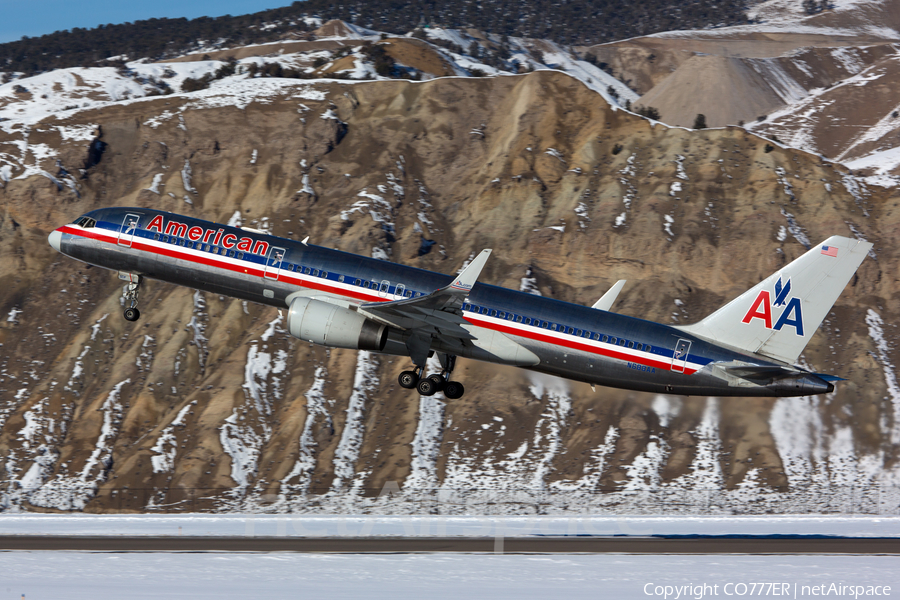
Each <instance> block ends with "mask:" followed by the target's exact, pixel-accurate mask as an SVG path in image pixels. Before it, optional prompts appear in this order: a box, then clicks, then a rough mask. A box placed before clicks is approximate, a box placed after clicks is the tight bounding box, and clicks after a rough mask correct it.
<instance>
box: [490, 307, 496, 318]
mask: <svg viewBox="0 0 900 600" xmlns="http://www.w3.org/2000/svg"><path fill="white" fill-rule="evenodd" d="M490 315H491V316H492V317H496V316H497V311H496V310H494V309H493V308H492V309H491V312H490Z"/></svg>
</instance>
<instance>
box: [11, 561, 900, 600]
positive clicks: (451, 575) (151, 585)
mask: <svg viewBox="0 0 900 600" xmlns="http://www.w3.org/2000/svg"><path fill="white" fill-rule="evenodd" d="M0 573H3V576H2V581H0V595H2V597H4V598H16V599H18V598H19V597H20V596H21V597H24V598H29V599H31V598H64V599H66V600H80V599H82V598H83V599H85V600H96V599H97V598H104V599H108V600H110V599H117V598H128V599H139V598H153V599H157V598H166V599H167V600H173V599H178V598H191V599H192V600H196V599H200V598H215V599H219V598H306V597H328V598H330V599H333V600H337V599H343V598H348V599H349V598H352V599H354V600H355V599H357V598H361V597H365V598H425V597H427V598H432V599H443V598H447V599H451V598H452V599H454V600H455V599H457V598H460V597H470V598H516V599H524V598H540V599H546V598H561V597H565V598H566V599H567V600H574V599H579V598H590V599H592V600H596V599H598V598H648V597H658V598H660V599H662V598H666V595H667V593H668V594H669V595H668V598H673V599H674V598H676V588H680V590H681V591H680V593H678V596H677V597H678V598H706V597H717V596H718V597H727V595H728V592H731V594H732V595H737V594H736V593H735V592H741V591H743V592H744V595H750V592H751V591H752V590H753V589H754V588H752V587H751V586H752V585H753V583H757V587H756V588H755V592H756V593H754V594H753V595H754V596H759V595H772V594H771V592H772V591H773V590H774V589H777V590H778V591H779V592H781V591H783V590H784V589H787V591H788V592H790V594H791V595H792V596H793V592H794V585H795V584H796V586H797V589H796V591H797V596H795V597H811V595H812V594H811V593H809V592H811V588H812V586H820V585H823V584H824V585H825V586H826V588H827V587H828V586H831V584H835V586H844V585H848V586H864V587H865V586H873V588H874V586H886V585H887V586H890V587H891V588H892V589H891V591H890V592H889V594H890V595H894V594H896V593H897V590H898V589H900V557H897V556H870V557H862V556H752V557H751V556H665V555H662V556H659V555H656V556H654V555H648V556H633V555H618V554H606V555H552V556H548V555H542V556H510V555H504V556H494V555H479V554H453V555H451V554H403V555H354V554H293V553H268V554H250V553H247V554H242V553H220V552H209V553H147V554H144V553H104V552H0ZM760 582H767V583H766V587H765V588H763V590H762V592H763V593H760V589H759V585H758V584H759V583H760ZM768 583H777V584H779V587H776V586H774V585H773V586H769V585H768ZM648 584H649V585H648ZM704 584H705V585H707V586H710V587H709V588H703V587H697V586H703V585H704ZM729 584H731V585H730V586H729ZM741 584H744V585H746V589H745V588H743V587H741ZM780 584H787V588H781V587H780ZM666 586H669V589H666ZM684 586H690V588H689V589H688V590H685V588H684ZM713 586H718V587H717V588H716V587H713ZM726 586H728V587H726ZM803 586H810V588H808V589H807V590H804V588H803ZM766 589H768V590H769V592H770V594H765V590H766ZM686 591H690V592H692V593H685V592H686ZM804 591H807V593H805V594H804V593H803V592H804ZM880 591H881V592H882V593H883V592H884V590H883V588H882V589H881V590H880ZM704 592H705V593H704ZM820 595H821V594H820ZM831 595H837V594H834V593H832V594H831ZM841 595H842V596H846V594H841ZM849 595H850V596H851V597H852V596H853V594H852V593H851V594H849Z"/></svg>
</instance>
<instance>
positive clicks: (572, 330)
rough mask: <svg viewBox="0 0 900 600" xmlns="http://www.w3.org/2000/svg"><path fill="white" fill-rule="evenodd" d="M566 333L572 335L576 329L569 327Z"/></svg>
mask: <svg viewBox="0 0 900 600" xmlns="http://www.w3.org/2000/svg"><path fill="white" fill-rule="evenodd" d="M566 333H568V334H569V335H572V334H573V333H575V328H574V327H569V328H568V329H566Z"/></svg>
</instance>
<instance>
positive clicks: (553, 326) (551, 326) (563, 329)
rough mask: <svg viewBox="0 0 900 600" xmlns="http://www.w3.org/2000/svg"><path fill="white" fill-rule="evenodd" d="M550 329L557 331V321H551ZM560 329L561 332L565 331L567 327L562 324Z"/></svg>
mask: <svg viewBox="0 0 900 600" xmlns="http://www.w3.org/2000/svg"><path fill="white" fill-rule="evenodd" d="M550 330H551V331H556V323H550ZM559 330H560V331H561V332H563V333H565V331H566V328H565V327H563V326H562V325H560V327H559Z"/></svg>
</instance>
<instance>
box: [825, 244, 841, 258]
mask: <svg viewBox="0 0 900 600" xmlns="http://www.w3.org/2000/svg"><path fill="white" fill-rule="evenodd" d="M837 250H838V249H837V246H822V254H824V255H825V256H833V257H835V258H837Z"/></svg>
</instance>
